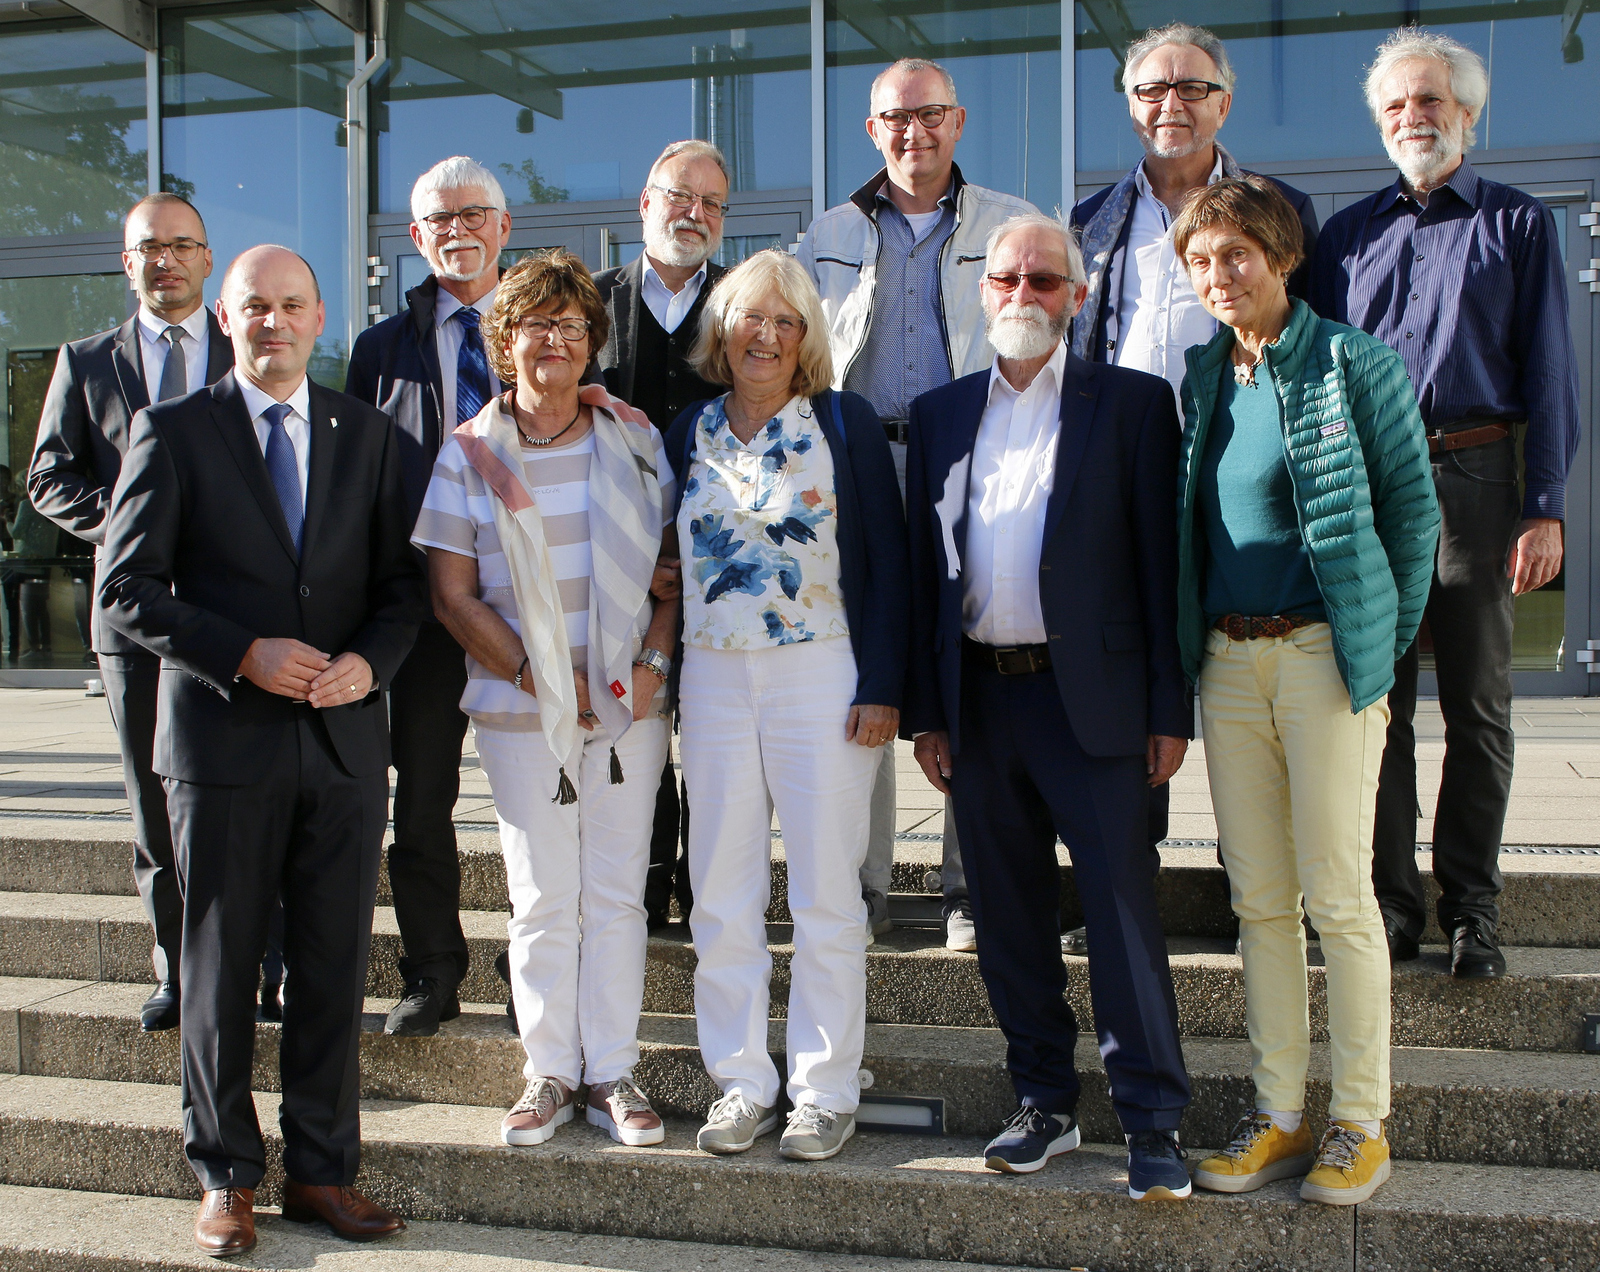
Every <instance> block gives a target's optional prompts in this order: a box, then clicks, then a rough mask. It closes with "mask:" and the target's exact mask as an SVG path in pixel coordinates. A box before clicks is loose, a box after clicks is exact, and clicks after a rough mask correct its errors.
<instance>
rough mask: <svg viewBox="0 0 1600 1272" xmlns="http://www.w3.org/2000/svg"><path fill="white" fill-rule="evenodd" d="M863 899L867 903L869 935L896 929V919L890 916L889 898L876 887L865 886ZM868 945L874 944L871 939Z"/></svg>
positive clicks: (870, 936)
mask: <svg viewBox="0 0 1600 1272" xmlns="http://www.w3.org/2000/svg"><path fill="white" fill-rule="evenodd" d="M861 899H862V900H863V901H865V902H866V903H867V936H868V937H869V938H872V937H878V936H882V935H883V934H884V933H885V932H892V931H894V920H893V919H891V918H890V917H889V898H888V897H886V896H884V895H883V893H881V892H879V891H878V890H877V889H876V888H863V889H862V891H861ZM867 944H868V945H871V944H872V941H871V940H870V939H869V940H868V941H867Z"/></svg>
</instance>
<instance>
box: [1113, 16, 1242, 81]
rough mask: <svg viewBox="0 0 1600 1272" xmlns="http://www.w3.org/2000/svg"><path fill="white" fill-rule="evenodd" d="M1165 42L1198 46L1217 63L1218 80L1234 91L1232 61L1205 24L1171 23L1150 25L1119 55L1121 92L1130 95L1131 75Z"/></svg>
mask: <svg viewBox="0 0 1600 1272" xmlns="http://www.w3.org/2000/svg"><path fill="white" fill-rule="evenodd" d="M1168 44H1178V45H1187V46H1188V47H1190V48H1196V49H1199V50H1200V51H1201V52H1202V53H1204V54H1205V55H1206V56H1207V57H1209V58H1210V59H1211V61H1212V63H1213V64H1214V65H1215V66H1216V68H1217V82H1218V83H1220V84H1221V85H1222V87H1223V88H1224V90H1226V91H1227V92H1230V93H1231V92H1233V86H1234V84H1235V83H1236V82H1237V81H1238V76H1236V75H1235V74H1234V73H1233V63H1232V62H1230V61H1228V50H1227V49H1226V48H1224V47H1223V44H1222V41H1221V40H1219V39H1218V38H1217V37H1216V36H1215V35H1214V34H1213V33H1212V32H1210V31H1208V30H1206V28H1205V27H1202V26H1191V25H1190V24H1189V23H1187V22H1171V23H1168V24H1167V25H1166V26H1164V27H1151V28H1150V30H1148V31H1146V32H1145V33H1144V34H1143V35H1141V36H1140V37H1139V38H1138V39H1137V40H1135V41H1134V42H1133V43H1132V44H1130V45H1128V51H1127V53H1125V54H1124V55H1123V58H1122V91H1123V92H1124V93H1126V94H1127V95H1128V96H1129V97H1132V96H1133V82H1134V81H1133V75H1134V72H1135V71H1137V70H1138V69H1139V63H1141V62H1143V61H1144V60H1145V58H1147V57H1149V56H1150V55H1151V54H1152V53H1154V52H1155V51H1156V50H1157V49H1159V48H1163V47H1165V46H1166V45H1168Z"/></svg>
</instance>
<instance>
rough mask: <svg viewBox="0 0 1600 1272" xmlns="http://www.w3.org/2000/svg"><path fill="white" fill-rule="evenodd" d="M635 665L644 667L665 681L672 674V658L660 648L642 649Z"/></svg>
mask: <svg viewBox="0 0 1600 1272" xmlns="http://www.w3.org/2000/svg"><path fill="white" fill-rule="evenodd" d="M633 665H634V666H635V667H644V668H646V669H648V670H649V671H651V672H653V673H655V675H657V676H659V677H660V678H661V680H662V682H663V683H664V682H665V681H666V679H667V677H668V676H670V675H671V674H672V659H670V658H668V657H667V656H666V655H665V654H663V653H662V652H661V651H660V650H659V649H641V650H640V651H639V656H638V657H637V658H635V659H634V660H633Z"/></svg>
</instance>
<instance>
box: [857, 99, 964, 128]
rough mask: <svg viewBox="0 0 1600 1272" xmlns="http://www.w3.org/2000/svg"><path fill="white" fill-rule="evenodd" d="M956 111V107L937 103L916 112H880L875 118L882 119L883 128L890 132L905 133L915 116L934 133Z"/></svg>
mask: <svg viewBox="0 0 1600 1272" xmlns="http://www.w3.org/2000/svg"><path fill="white" fill-rule="evenodd" d="M954 109H955V107H954V106H946V105H943V104H941V103H937V102H935V103H933V104H932V105H928V106H918V107H917V108H916V109H915V110H900V109H896V110H880V111H879V112H878V113H877V115H875V116H874V118H875V119H881V120H882V121H883V126H884V127H885V128H887V129H888V130H889V131H890V132H895V133H903V132H905V130H906V129H907V128H909V127H910V126H911V120H912V117H913V116H915V117H916V121H917V122H918V123H919V124H921V125H922V126H923V127H924V128H926V129H927V130H928V131H929V132H932V131H933V130H934V129H935V128H937V127H938V126H939V125H940V124H942V123H944V117H945V116H946V115H947V114H948V113H949V112H950V111H953V110H954Z"/></svg>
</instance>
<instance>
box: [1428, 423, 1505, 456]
mask: <svg viewBox="0 0 1600 1272" xmlns="http://www.w3.org/2000/svg"><path fill="white" fill-rule="evenodd" d="M1510 436H1511V426H1510V425H1509V424H1484V425H1482V426H1481V427H1479V428H1458V429H1455V430H1453V431H1451V432H1448V433H1447V432H1445V430H1444V429H1442V428H1436V429H1434V430H1433V431H1432V432H1430V433H1429V434H1428V454H1430V455H1442V454H1444V452H1445V451H1457V450H1466V449H1467V447H1469V446H1485V445H1487V444H1488V443H1490V442H1498V441H1499V440H1500V439H1501V438H1502V437H1510Z"/></svg>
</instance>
